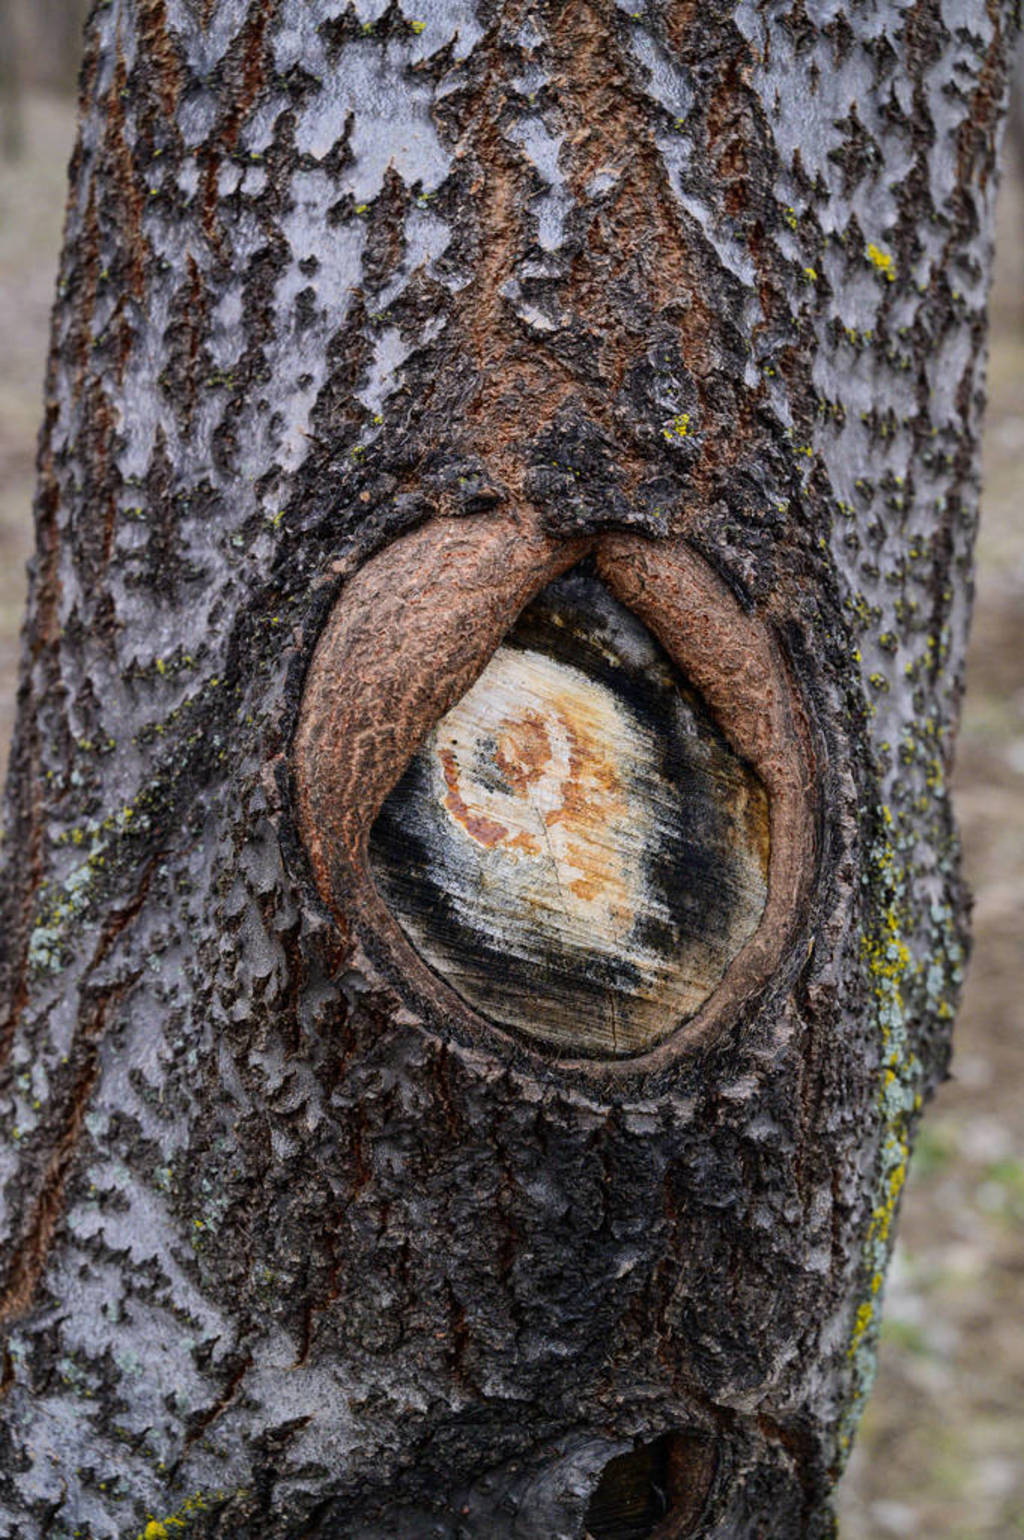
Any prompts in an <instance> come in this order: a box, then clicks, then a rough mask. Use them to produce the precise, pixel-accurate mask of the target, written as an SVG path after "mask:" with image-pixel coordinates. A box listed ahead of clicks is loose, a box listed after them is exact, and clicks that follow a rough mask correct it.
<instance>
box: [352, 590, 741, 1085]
mask: <svg viewBox="0 0 1024 1540" xmlns="http://www.w3.org/2000/svg"><path fill="white" fill-rule="evenodd" d="M370 865H371V870H372V873H373V877H374V881H375V882H376V884H377V887H378V889H379V891H380V892H381V894H382V896H383V897H384V898H385V900H386V901H387V902H388V903H389V905H390V906H391V908H392V910H393V912H394V913H395V915H396V917H397V918H398V920H399V922H400V924H401V925H402V927H403V929H404V930H405V932H406V934H407V935H408V937H409V939H410V940H411V941H412V943H413V945H414V946H415V947H416V948H417V950H418V951H419V952H420V954H421V955H422V956H423V957H424V958H425V959H426V961H427V962H428V964H429V965H430V966H431V967H432V968H433V969H434V970H435V972H436V973H438V974H439V975H440V976H441V977H443V978H444V979H445V980H446V981H447V982H448V984H449V985H450V986H451V987H452V988H453V989H454V990H455V991H456V992H457V993H458V994H459V995H460V996H461V997H462V998H463V999H464V1000H465V1001H466V1002H468V1003H469V1004H470V1005H471V1006H472V1007H474V1008H475V1009H476V1010H478V1011H479V1012H480V1013H482V1014H483V1015H484V1016H486V1017H488V1018H489V1019H490V1020H492V1021H494V1022H496V1023H498V1024H499V1025H502V1026H505V1027H510V1028H513V1029H515V1030H517V1031H519V1032H522V1033H525V1034H526V1035H527V1036H529V1037H530V1038H532V1039H535V1040H539V1041H541V1042H544V1043H546V1044H549V1045H551V1046H553V1047H555V1048H557V1049H559V1050H562V1051H568V1052H572V1053H573V1054H583V1055H593V1056H597V1055H601V1056H606V1057H614V1056H620V1055H628V1054H631V1053H637V1052H642V1051H644V1050H646V1049H648V1048H650V1047H651V1046H652V1045H653V1044H655V1043H657V1042H659V1041H661V1040H662V1039H663V1038H665V1037H666V1036H668V1035H669V1034H670V1033H671V1032H672V1031H673V1030H674V1029H675V1028H676V1027H677V1026H678V1025H679V1024H680V1022H682V1021H684V1020H686V1019H688V1018H689V1017H691V1016H692V1015H693V1014H694V1013H695V1011H696V1010H698V1009H699V1007H700V1006H701V1004H702V1003H703V1002H704V1001H705V1000H706V999H707V998H708V996H709V995H710V994H711V992H712V991H713V990H714V988H715V986H716V985H717V984H718V982H719V981H720V979H721V978H722V976H723V974H724V972H725V970H726V968H727V967H728V965H729V963H730V962H731V961H732V959H733V957H735V955H736V954H737V952H738V951H739V950H740V948H741V947H742V946H743V944H744V942H745V941H746V940H747V939H748V938H749V937H750V936H751V935H752V934H753V932H754V930H755V929H756V928H757V924H758V921H759V919H760V916H761V913H762V911H763V908H764V903H765V898H766V893H767V869H768V805H767V796H766V793H765V791H764V788H763V786H762V785H761V782H760V781H759V779H758V777H757V776H756V775H755V774H754V772H753V771H752V770H751V768H750V767H749V766H748V765H747V764H746V763H744V761H743V760H741V759H740V758H739V757H738V756H737V754H736V753H734V751H733V749H732V748H731V747H730V746H729V744H728V743H727V742H726V740H725V738H724V736H723V734H722V733H721V732H720V731H719V729H718V728H717V727H716V725H715V723H714V722H713V721H712V719H711V717H710V715H709V713H708V711H707V709H706V707H705V706H704V704H703V702H702V701H701V700H700V699H699V697H698V696H697V695H696V694H695V692H694V691H693V690H692V689H690V688H689V687H688V686H687V684H686V682H685V681H684V680H682V679H681V678H680V677H679V673H678V670H677V669H676V668H675V667H674V665H673V664H672V662H671V661H670V659H669V658H668V656H667V654H666V653H665V651H664V649H663V648H662V647H661V646H660V645H659V643H658V642H657V641H656V640H655V638H654V637H653V636H652V635H651V634H650V632H649V631H648V630H647V629H646V627H645V626H643V625H642V624H641V622H640V621H639V620H638V619H637V618H636V616H634V615H632V614H631V613H630V612H629V611H628V610H627V609H625V608H624V607H623V606H622V605H621V604H619V603H618V601H617V600H615V599H614V598H613V597H612V596H611V594H609V592H608V591H607V589H606V588H605V587H604V586H603V584H602V583H600V582H599V581H598V579H597V578H596V577H595V576H594V573H593V571H592V569H591V567H590V565H589V563H584V564H582V565H581V566H579V567H577V568H575V569H573V570H572V571H571V572H570V573H568V574H566V575H565V576H563V577H561V578H559V579H558V580H557V581H555V582H553V583H551V584H550V585H549V586H548V587H547V588H546V589H545V590H544V591H543V592H542V593H541V594H540V595H539V596H538V597H537V598H536V599H534V600H533V601H532V603H531V604H530V605H528V606H527V608H526V609H525V610H524V611H523V613H522V614H521V615H520V617H519V619H518V620H517V622H516V624H515V625H514V627H513V628H512V630H511V632H510V633H509V634H508V636H507V637H506V639H505V641H504V642H503V644H502V646H501V647H499V648H498V650H497V651H496V653H495V654H494V655H493V657H492V658H491V660H490V662H489V663H488V664H487V666H486V668H485V669H484V671H483V673H482V674H481V675H480V677H479V678H478V680H477V681H476V683H475V684H474V685H473V686H472V687H471V688H470V690H468V691H467V692H466V694H465V695H464V696H463V697H462V699H461V700H460V701H459V702H458V703H457V704H456V705H455V706H454V707H452V709H451V710H450V711H449V712H448V713H447V715H446V716H445V717H444V718H443V719H442V720H441V721H440V722H439V723H438V724H437V726H436V727H435V728H434V729H433V730H432V731H431V733H430V734H429V735H428V737H427V739H426V741H425V742H424V744H423V745H422V746H421V748H420V750H419V752H418V753H417V754H416V755H415V757H414V758H413V760H412V762H411V763H410V765H409V767H408V769H407V770H406V772H405V774H404V776H403V777H402V779H401V781H400V782H399V784H398V785H397V786H396V787H395V789H394V790H393V791H392V793H391V794H390V796H389V797H388V799H387V800H386V802H385V803H384V806H383V808H382V810H381V812H380V814H379V816H378V818H377V820H376V823H375V824H374V827H373V830H372V832H371V836H370Z"/></svg>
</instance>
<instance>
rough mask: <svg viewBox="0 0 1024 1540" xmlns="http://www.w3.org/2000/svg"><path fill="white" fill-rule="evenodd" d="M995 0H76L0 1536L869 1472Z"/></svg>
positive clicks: (470, 1506)
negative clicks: (866, 1421)
mask: <svg viewBox="0 0 1024 1540" xmlns="http://www.w3.org/2000/svg"><path fill="white" fill-rule="evenodd" d="M1010 31H1011V26H1010V16H1009V8H1008V7H1007V6H1005V5H1002V4H1001V3H1000V0H988V3H985V4H983V3H982V0H958V3H957V4H956V5H955V6H954V5H943V4H942V3H941V0H916V3H914V4H911V5H903V4H901V5H897V4H895V3H887V4H883V5H881V6H880V7H875V8H864V7H861V6H857V5H852V4H851V5H846V6H843V5H841V4H839V3H836V4H834V5H821V6H819V5H817V4H815V5H805V4H804V3H803V0H796V3H794V4H776V3H774V0H768V3H767V4H763V5H757V6H754V5H752V4H748V3H745V0H744V3H740V4H715V3H712V4H709V5H704V6H696V5H693V4H692V3H690V0H651V3H650V4H649V5H648V6H646V7H645V8H644V9H642V10H639V11H635V12H631V11H629V10H628V9H618V8H617V7H616V6H615V5H614V4H612V3H611V0H550V3H549V0H544V3H542V4H540V5H539V6H535V7H532V8H528V7H526V6H525V5H520V4H518V3H515V0H510V3H508V4H506V5H504V6H495V5H491V4H489V3H488V4H485V3H483V0H482V3H481V6H480V9H479V10H478V11H477V10H474V9H473V8H472V7H471V6H470V5H469V4H468V3H463V0H443V3H435V0H431V3H430V4H429V5H425V7H424V9H423V10H422V12H415V13H412V14H406V13H405V12H403V11H401V10H400V9H399V8H398V7H397V5H390V6H388V7H387V8H386V9H385V8H383V6H382V4H379V3H376V0H374V3H372V4H367V5H364V6H362V7H361V8H360V9H359V10H358V11H357V10H355V9H353V8H352V7H349V8H348V9H344V8H343V5H342V3H341V0H317V3H315V4H314V3H311V0H252V3H249V4H246V3H245V0H220V3H219V4H217V3H212V0H110V3H101V4H99V5H97V7H96V8H95V10H94V12H93V14H92V17H91V21H90V23H89V27H88V31H87V46H86V59H85V66H84V71H83V76H82V81H83V109H82V120H81V132H80V137H79V142H78V146H77V149H76V151H75V154H74V158H73V162H72V168H71V192H70V201H69V212H68V226H67V236H66V245H65V251H64V256H63V263H62V268H61V273H60V281H59V288H58V298H57V304H56V309H55V314H54V328H53V345H52V354H51V363H50V369H49V375H48V382H47V400H46V420H45V426H44V430H43V435H42V439H41V448H40V481H39V496H38V503H37V509H36V518H37V532H38V533H37V550H36V556H35V561H34V565H33V569H32V574H31V592H30V599H29V610H28V619H27V624H26V631H25V640H24V664H23V673H22V682H21V686H20V697H19V719H18V727H17V733H16V740H15V745H14V749H13V752H12V760H11V768H10V776H9V782H8V800H7V820H8V822H7V833H6V844H5V858H6V876H5V881H4V889H3V904H4V912H3V928H2V944H3V947H4V950H5V953H6V984H5V990H6V993H5V997H4V998H5V1000H6V1003H7V1016H6V1023H5V1025H4V1028H3V1037H2V1052H3V1056H4V1059H5V1070H4V1075H5V1079H4V1081H3V1089H2V1097H3V1101H2V1106H3V1114H4V1119H3V1121H4V1126H5V1128H6V1130H7V1137H6V1141H5V1144H4V1146H3V1154H2V1192H3V1216H4V1217H3V1227H4V1233H5V1234H6V1235H7V1236H8V1237H9V1242H8V1244H7V1245H6V1247H5V1250H4V1255H3V1267H4V1276H3V1283H2V1293H0V1315H2V1318H3V1321H4V1324H5V1329H6V1331H7V1342H6V1347H5V1350H4V1357H3V1373H2V1398H0V1529H2V1530H3V1532H4V1533H5V1534H10V1535H11V1536H13V1537H17V1540H27V1537H30V1536H31V1537H35V1536H37V1535H38V1536H42V1535H47V1536H67V1537H71V1536H74V1535H88V1536H92V1537H95V1540H100V1537H104V1540H106V1537H117V1540H128V1537H134V1536H138V1535H143V1534H144V1535H145V1536H146V1540H166V1537H168V1536H172V1535H178V1534H183V1533H187V1534H188V1535H190V1536H191V1535H203V1536H212V1535H223V1536H228V1535H230V1536H232V1537H239V1536H246V1537H249V1536H251V1537H253V1540H255V1537H257V1536H258V1537H259V1540H276V1537H282V1540H283V1537H295V1540H297V1537H299V1536H310V1537H312V1536H323V1537H328V1536H332V1537H339V1540H340V1537H345V1540H350V1537H351V1540H372V1537H380V1540H384V1537H389V1540H390V1537H438V1540H441V1537H444V1540H456V1537H460V1540H471V1537H472V1540H502V1537H505V1540H512V1537H520V1540H524V1537H525V1540H528V1537H535V1540H556V1537H565V1540H581V1537H583V1536H584V1535H590V1536H592V1537H594V1540H612V1537H619V1540H625V1537H629V1536H634V1537H640V1536H660V1537H668V1536H674V1537H682V1536H698V1535H699V1536H704V1537H708V1540H711V1537H714V1540H725V1537H736V1540H746V1537H751V1540H752V1537H755V1536H757V1537H762V1540H789V1537H797V1536H801V1537H802V1536H807V1537H818V1536H825V1535H829V1534H831V1533H832V1532H833V1522H832V1519H831V1516H830V1515H831V1509H830V1496H829V1494H830V1491H831V1488H832V1486H833V1484H834V1482H835V1481H836V1479H837V1476H838V1474H839V1472H840V1471H841V1469H842V1465H843V1462H844V1458H845V1456H846V1452H847V1450H848V1448H849V1445H850V1440H851V1438H852V1436H853V1432H854V1429H855V1426H856V1422H857V1418H858V1415H859V1412H860V1409H861V1405H862V1402H863V1399H864V1397H865V1395H866V1393H867V1390H868V1387H869V1384H870V1379H871V1368H872V1359H873V1351H874V1342H875V1336H876V1330H877V1323H878V1315H879V1310H880V1307H881V1298H882V1280H883V1276H884V1272H885V1266H886V1261H887V1258H888V1254H889V1249H890V1245H891V1241H892V1234H893V1224H894V1218H895V1212H896V1208H897V1205H898V1200H899V1195H900V1190H901V1187H902V1185H903V1180H904V1175H905V1171H906V1163H907V1158H908V1153H909V1149H910V1144H911V1141H912V1136H913V1131H914V1127H915V1125H916V1121H917V1118H918V1114H919V1112H920V1109H921V1107H922V1104H923V1102H924V1100H925V1099H926V1098H927V1096H928V1095H929V1093H930V1091H931V1090H932V1089H933V1087H934V1086H935V1084H936V1083H937V1081H938V1080H940V1079H941V1077H942V1075H943V1073H944V1071H945V1068H946V1064H947V1058H948V1053H949V1033H950V1026H951V1021H952V1017H953V1013H954V1009H955V1004H956V999H957V994H958V989H959V984H960V979H961V972H962V968H963V963H964V955H965V945H966V939H965V907H966V904H965V895H964V891H963V888H962V885H961V882H960V879H959V876H958V861H957V846H956V836H955V831H954V827H953V822H952V816H951V811H950V804H949V797H948V777H949V769H950V762H951V757H952V750H953V738H954V733H955V727H956V719H957V712H958V703H959V697H960V690H961V675H962V662H963V653H964V640H965V631H966V625H967V616H968V609H969V596H970V568H971V542H972V537H973V530H974V524H975V518H976V511H977V491H978V474H977V468H978V431H979V419H980V413H981V405H982V381H983V363H984V359H983V352H984V335H985V302H986V294H987V284H988V276H989V269H990V258H991V231H992V215H993V205H994V199H995V184H996V175H995V171H996V163H995V154H996V140H997V131H998V124H999V119H1000V114H1001V110H1002V105H1003V100H1004V95H1005V81H1006V59H1007V56H1008V53H1009V44H1010ZM602 724H603V725H602ZM524 810H525V811H524ZM527 814H528V815H529V816H527ZM517 820H518V821H517ZM531 863H532V864H531ZM567 881H568V882H569V885H570V887H571V893H567V890H566V882H567ZM531 906H532V907H531ZM530 914H534V915H535V916H536V923H535V924H534V923H533V922H531V921H530Z"/></svg>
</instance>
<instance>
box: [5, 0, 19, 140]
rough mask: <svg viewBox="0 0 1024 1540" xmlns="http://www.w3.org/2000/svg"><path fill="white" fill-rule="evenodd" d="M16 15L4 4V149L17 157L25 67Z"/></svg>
mask: <svg viewBox="0 0 1024 1540" xmlns="http://www.w3.org/2000/svg"><path fill="white" fill-rule="evenodd" d="M20 63H21V61H20V51H19V48H18V35H17V30H16V28H15V24H14V15H13V12H12V10H11V7H10V5H9V4H8V3H6V0H5V3H4V4H3V5H0V150H2V152H3V154H4V156H5V157H6V158H7V159H8V160H13V159H14V158H15V157H16V156H17V155H18V154H19V152H20V150H21V142H22V139H21V136H22V122H21V68H20Z"/></svg>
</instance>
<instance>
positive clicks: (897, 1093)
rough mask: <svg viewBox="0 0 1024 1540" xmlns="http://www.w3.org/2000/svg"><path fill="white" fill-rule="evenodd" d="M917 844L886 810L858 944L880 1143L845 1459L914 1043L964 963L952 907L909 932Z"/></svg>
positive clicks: (890, 1214) (904, 1151)
mask: <svg viewBox="0 0 1024 1540" xmlns="http://www.w3.org/2000/svg"><path fill="white" fill-rule="evenodd" d="M914 838H915V837H914V835H913V834H912V833H911V832H910V831H909V830H908V831H907V832H906V833H904V831H903V830H902V829H901V827H900V823H899V819H898V815H897V816H894V814H893V812H892V811H891V810H890V809H889V808H888V807H882V808H881V809H880V832H879V835H878V837H877V838H876V841H875V843H874V845H873V847H872V849H871V852H870V856H869V877H868V879H867V880H868V882H869V883H870V885H871V886H872V887H873V889H874V893H873V895H872V896H873V898H874V903H873V905H872V908H873V910H874V915H875V919H874V921H873V923H872V924H871V925H870V926H869V928H868V929H867V930H866V931H865V933H864V935H863V936H862V938H861V961H862V965H863V967H864V968H865V970H866V974H867V979H868V984H869V989H870V999H871V1002H872V1012H873V1016H874V1021H875V1027H876V1031H877V1034H878V1042H879V1049H880V1053H879V1078H878V1086H877V1091H876V1096H875V1106H876V1109H877V1115H878V1120H879V1124H880V1129H881V1138H880V1143H879V1152H878V1157H877V1165H876V1174H875V1179H874V1186H873V1200H872V1206H871V1215H870V1219H869V1222H868V1227H867V1232H866V1234H865V1237H864V1241H863V1245H862V1250H861V1265H862V1276H863V1278H864V1286H863V1290H862V1293H861V1295H860V1297H859V1299H858V1301H857V1307H856V1313H855V1316H854V1321H853V1326H852V1329H851V1333H850V1338H849V1342H848V1344H847V1349H846V1352H847V1357H848V1359H849V1361H850V1364H851V1368H852V1373H853V1394H852V1396H851V1399H850V1402H849V1403H848V1405H847V1409H846V1412H845V1414H844V1417H843V1419H842V1422H841V1424H840V1429H839V1449H840V1457H841V1459H843V1458H845V1456H846V1454H847V1453H848V1451H849V1448H850V1444H851V1442H852V1439H853V1435H854V1432H855V1431H856V1428H857V1424H858V1422H859V1420H860V1416H861V1412H862V1411H863V1407H864V1402H865V1400H866V1398H867V1396H868V1394H869V1392H870V1389H871V1385H872V1383H873V1380H874V1374H875V1357H876V1351H877V1344H878V1332H879V1326H880V1317H881V1305H882V1294H883V1285H884V1279H885V1272H886V1268H887V1266H888V1262H889V1256H890V1253H891V1250H892V1243H893V1238H894V1235H893V1232H894V1225H895V1220H896V1214H897V1210H898V1207H899V1201H900V1195H901V1193H902V1191H903V1188H904V1185H905V1183H906V1178H907V1166H908V1161H909V1158H910V1149H911V1143H912V1137H913V1132H914V1125H915V1123H916V1120H917V1116H918V1114H919V1113H920V1111H921V1107H922V1104H923V1085H924V1080H925V1075H924V1070H923V1067H922V1065H921V1063H920V1061H919V1059H918V1056H917V1054H916V1053H915V1052H914V1049H913V1046H912V1038H913V1037H914V1036H916V1030H917V1028H918V1026H919V1022H920V1020H921V1019H922V1018H924V1019H927V1018H931V1019H933V1020H936V1019H937V1020H940V1021H941V1020H946V1019H948V1018H949V1017H950V1016H951V1015H952V1012H953V1005H952V1001H951V997H952V996H953V994H954V993H955V990H956V988H957V986H958V984H959V982H960V980H961V976H962V964H963V960H964V959H963V947H962V944H961V941H960V938H959V935H958V933H957V929H956V923H955V916H954V914H953V911H952V909H951V908H950V907H949V906H948V905H945V904H934V905H933V906H932V907H931V910H930V913H929V926H928V933H927V937H926V941H925V945H924V946H921V944H920V940H919V938H916V937H913V936H912V934H911V930H910V927H911V923H912V906H911V904H910V902H909V893H910V882H911V880H912V875H913V873H912V867H911V864H910V853H911V852H912V850H913V848H914Z"/></svg>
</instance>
